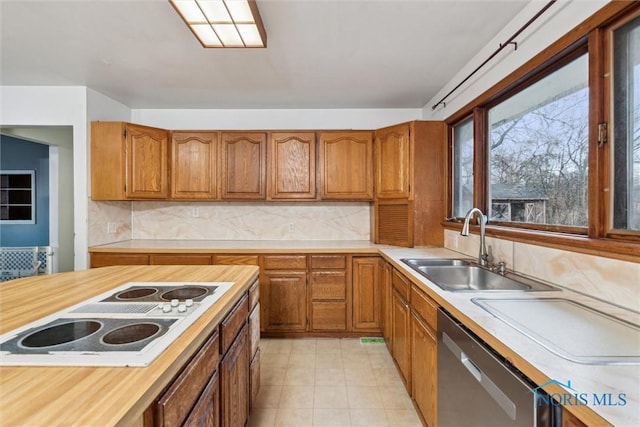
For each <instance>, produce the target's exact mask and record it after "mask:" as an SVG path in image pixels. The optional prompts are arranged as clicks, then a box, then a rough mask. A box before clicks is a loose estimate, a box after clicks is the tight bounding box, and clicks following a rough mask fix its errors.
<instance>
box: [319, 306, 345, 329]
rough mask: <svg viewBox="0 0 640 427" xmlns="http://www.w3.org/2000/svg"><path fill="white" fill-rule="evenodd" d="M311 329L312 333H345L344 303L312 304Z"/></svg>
mask: <svg viewBox="0 0 640 427" xmlns="http://www.w3.org/2000/svg"><path fill="white" fill-rule="evenodd" d="M311 329H312V330H314V331H345V330H346V329H347V305H346V303H344V302H324V301H322V302H312V303H311Z"/></svg>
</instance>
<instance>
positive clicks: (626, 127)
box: [612, 17, 640, 231]
mask: <svg viewBox="0 0 640 427" xmlns="http://www.w3.org/2000/svg"><path fill="white" fill-rule="evenodd" d="M612 157H613V163H614V164H613V188H614V191H613V209H612V210H613V228H614V229H618V230H620V229H622V230H635V231H640V17H636V18H635V19H633V20H631V21H630V22H628V23H626V24H624V25H623V26H621V27H620V28H618V29H617V30H615V31H614V32H613V156H612Z"/></svg>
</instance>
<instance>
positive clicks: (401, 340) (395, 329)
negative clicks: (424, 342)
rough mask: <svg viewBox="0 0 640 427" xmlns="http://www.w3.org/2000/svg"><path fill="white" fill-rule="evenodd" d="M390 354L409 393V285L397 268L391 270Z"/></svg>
mask: <svg viewBox="0 0 640 427" xmlns="http://www.w3.org/2000/svg"><path fill="white" fill-rule="evenodd" d="M391 289H392V291H391V355H392V356H393V359H394V360H395V362H396V365H397V366H398V369H399V370H400V374H401V375H402V380H403V381H404V383H405V386H406V387H407V391H409V393H411V337H410V333H411V308H410V307H409V298H410V292H411V285H410V283H409V280H408V279H407V278H406V277H404V276H403V275H402V273H400V272H399V271H398V270H396V269H393V271H392V272H391Z"/></svg>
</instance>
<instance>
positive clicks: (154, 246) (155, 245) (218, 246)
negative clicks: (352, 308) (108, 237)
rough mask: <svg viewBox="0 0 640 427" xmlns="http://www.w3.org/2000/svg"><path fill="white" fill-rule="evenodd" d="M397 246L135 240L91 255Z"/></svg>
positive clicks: (351, 242)
mask: <svg viewBox="0 0 640 427" xmlns="http://www.w3.org/2000/svg"><path fill="white" fill-rule="evenodd" d="M394 247H395V246H389V245H377V244H375V243H371V242H370V241H369V240H152V239H135V240H124V241H121V242H115V243H107V244H104V245H97V246H92V247H90V248H89V252H117V251H124V252H142V251H155V252H174V253H175V252H211V253H215V252H218V253H224V252H236V253H238V252H243V253H250V252H269V253H277V252H282V253H285V252H296V251H297V252H302V251H304V252H307V253H313V252H356V253H357V252H367V253H368V252H373V253H378V250H379V249H383V248H394Z"/></svg>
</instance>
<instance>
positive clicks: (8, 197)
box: [0, 170, 36, 224]
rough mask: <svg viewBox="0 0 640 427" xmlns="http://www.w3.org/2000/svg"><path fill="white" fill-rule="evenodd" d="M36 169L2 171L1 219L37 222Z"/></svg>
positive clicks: (17, 221) (0, 183)
mask: <svg viewBox="0 0 640 427" xmlns="http://www.w3.org/2000/svg"><path fill="white" fill-rule="evenodd" d="M35 200H36V199H35V171H19V170H16V171H2V172H1V173H0V220H1V221H2V222H3V223H5V224H34V223H35V222H36V203H35Z"/></svg>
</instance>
